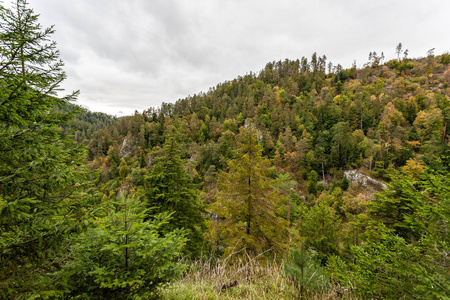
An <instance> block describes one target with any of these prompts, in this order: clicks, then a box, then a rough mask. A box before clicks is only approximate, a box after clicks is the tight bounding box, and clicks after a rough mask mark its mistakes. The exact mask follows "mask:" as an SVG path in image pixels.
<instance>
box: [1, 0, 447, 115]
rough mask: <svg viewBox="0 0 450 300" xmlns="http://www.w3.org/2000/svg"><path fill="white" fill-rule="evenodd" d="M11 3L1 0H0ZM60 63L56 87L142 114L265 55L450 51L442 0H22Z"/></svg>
mask: <svg viewBox="0 0 450 300" xmlns="http://www.w3.org/2000/svg"><path fill="white" fill-rule="evenodd" d="M4 2H9V0H7V1H4ZM29 2H30V6H31V7H32V8H33V9H34V11H35V13H37V14H40V22H41V23H42V25H43V26H45V27H48V26H50V25H55V29H56V33H55V35H54V36H53V37H54V40H56V41H57V43H58V49H59V50H60V52H61V58H62V59H63V61H64V62H65V64H66V67H65V70H66V72H67V75H68V79H67V80H66V81H65V82H64V84H63V88H65V89H66V91H68V92H70V91H72V90H78V89H79V90H80V91H81V95H80V96H79V98H78V103H79V104H81V105H83V106H85V107H88V108H89V109H91V110H93V111H103V112H106V113H109V114H114V115H119V116H120V115H127V114H132V113H133V112H134V111H135V110H138V111H139V112H142V111H143V110H144V109H147V108H149V107H156V106H160V105H161V103H162V102H175V101H176V100H178V99H180V98H184V97H187V96H188V95H193V94H198V93H199V92H201V91H203V92H207V91H208V89H209V88H210V87H214V86H216V85H217V84H218V83H221V82H224V81H226V80H232V79H234V78H236V77H237V76H239V75H245V74H246V73H248V72H250V71H252V72H256V73H257V72H259V71H260V70H261V69H263V68H264V66H265V65H266V63H268V62H270V61H274V60H275V61H278V60H284V59H286V58H288V59H293V60H294V59H298V58H301V57H302V56H305V57H307V58H310V57H311V54H312V53H313V52H317V54H319V55H323V54H325V55H326V56H327V58H328V61H330V60H331V62H333V64H335V65H336V64H338V63H340V64H341V65H343V66H344V67H350V66H351V64H352V62H353V61H354V60H356V63H357V65H358V66H362V65H363V64H364V63H366V62H367V60H368V54H369V52H371V51H376V52H377V53H378V54H380V53H381V52H384V54H385V56H386V58H387V59H390V58H394V57H396V54H395V47H396V46H397V44H398V43H399V42H401V43H402V44H403V46H404V48H407V49H409V53H410V57H423V56H426V52H427V51H428V50H429V49H431V48H435V54H442V53H443V52H446V51H450V17H449V13H450V1H447V0H427V1H423V0H408V1H406V0H404V1H392V0H370V1H368V0H367V1H366V0H309V1H304V0H277V1H269V0H220V1H219V0H190V1H187V0H29Z"/></svg>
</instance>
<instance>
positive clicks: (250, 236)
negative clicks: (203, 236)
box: [214, 127, 288, 257]
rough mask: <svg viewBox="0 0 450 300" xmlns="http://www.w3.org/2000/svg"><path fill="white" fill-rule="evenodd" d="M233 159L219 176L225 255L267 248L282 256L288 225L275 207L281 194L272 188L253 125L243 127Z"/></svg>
mask: <svg viewBox="0 0 450 300" xmlns="http://www.w3.org/2000/svg"><path fill="white" fill-rule="evenodd" d="M238 138H239V142H238V149H237V150H236V152H235V159H232V160H229V161H228V171H227V172H222V173H220V175H219V188H220V192H219V198H218V201H217V203H215V208H214V210H215V213H217V214H218V215H219V216H220V217H221V218H222V220H223V221H221V223H220V224H219V227H220V232H221V235H222V238H223V239H224V243H225V248H226V249H225V254H230V253H232V252H233V251H240V250H242V251H241V253H244V252H245V253H247V254H248V255H250V256H251V257H254V256H256V255H258V254H260V253H263V252H265V251H268V254H271V255H277V257H281V256H282V255H280V254H284V253H285V251H286V250H287V249H286V248H287V240H288V239H287V236H288V224H287V221H286V220H284V219H283V218H282V217H280V216H278V215H277V213H276V211H275V209H276V207H277V206H278V204H279V201H280V196H279V194H278V192H277V189H275V186H276V185H277V180H276V179H274V176H272V175H273V168H272V167H271V164H270V161H269V160H268V159H266V158H264V157H263V156H262V147H261V145H259V143H258V133H257V130H256V129H255V128H252V127H247V128H246V127H242V128H241V132H240V134H239V136H238Z"/></svg>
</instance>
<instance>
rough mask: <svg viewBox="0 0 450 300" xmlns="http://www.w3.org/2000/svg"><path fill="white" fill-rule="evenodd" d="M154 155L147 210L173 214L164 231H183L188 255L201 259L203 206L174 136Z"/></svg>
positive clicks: (148, 179)
mask: <svg viewBox="0 0 450 300" xmlns="http://www.w3.org/2000/svg"><path fill="white" fill-rule="evenodd" d="M153 155H154V157H153V160H152V162H151V170H150V172H149V173H148V174H147V175H146V176H145V185H146V198H147V206H148V207H150V208H153V210H152V211H153V212H154V213H162V212H168V213H171V214H172V215H171V221H170V223H168V224H167V225H166V226H164V231H168V232H170V231H173V230H174V229H176V228H184V229H185V230H186V237H187V238H188V242H187V244H186V253H190V254H193V255H194V256H196V255H199V254H200V252H201V250H202V246H203V232H204V230H205V226H206V225H205V221H204V218H203V216H202V212H203V206H202V204H201V202H200V200H199V195H198V192H197V189H196V187H195V185H194V184H193V183H192V179H191V178H190V177H189V176H188V174H187V172H186V170H185V169H184V163H183V160H182V159H181V151H180V145H179V143H178V142H177V141H176V139H175V137H174V136H169V137H167V139H166V142H165V144H164V146H163V148H162V149H160V150H156V151H155V152H154V154H153ZM150 217H151V216H150Z"/></svg>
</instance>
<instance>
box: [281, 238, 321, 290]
mask: <svg viewBox="0 0 450 300" xmlns="http://www.w3.org/2000/svg"><path fill="white" fill-rule="evenodd" d="M316 256H317V254H316V252H315V251H314V250H310V251H307V250H306V249H305V246H304V245H303V244H302V245H300V248H299V249H291V251H290V254H289V257H288V260H287V262H286V263H285V264H284V272H285V273H286V276H287V277H289V278H290V279H291V280H292V282H293V283H294V285H295V287H296V288H297V290H298V291H299V292H300V295H301V296H303V295H304V293H305V290H306V289H308V290H320V289H323V288H325V287H326V286H327V284H328V283H329V279H328V278H327V276H326V275H325V274H324V269H323V268H322V267H321V265H320V262H319V260H317V258H316Z"/></svg>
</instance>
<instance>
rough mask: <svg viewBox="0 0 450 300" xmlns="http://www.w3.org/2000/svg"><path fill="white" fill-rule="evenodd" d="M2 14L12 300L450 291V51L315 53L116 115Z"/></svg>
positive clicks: (21, 10) (30, 16) (4, 233)
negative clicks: (84, 101) (355, 59)
mask: <svg viewBox="0 0 450 300" xmlns="http://www.w3.org/2000/svg"><path fill="white" fill-rule="evenodd" d="M0 7H1V12H0V17H1V25H2V26H1V34H0V40H1V56H2V58H1V65H0V85H1V88H0V103H1V105H0V233H1V235H0V253H1V258H0V262H1V267H0V298H5V299H27V298H39V297H41V298H55V297H60V298H68V299H69V298H76V299H107V298H109V299H134V298H136V297H140V298H143V299H148V298H167V299H223V298H224V299H227V298H228V299H238V298H253V299H254V298H268V299H269V298H271V299H275V298H279V299H291V298H295V297H299V296H301V297H310V298H313V297H315V298H318V299H322V298H323V299H331V298H336V297H343V298H344V299H417V298H420V299H445V298H447V297H450V290H449V286H450V273H449V269H450V268H449V263H450V261H449V259H448V253H449V251H450V245H449V243H450V236H449V230H448V226H449V221H450V202H449V201H450V182H449V179H450V177H449V172H450V134H449V129H448V126H449V121H450V99H449V97H450V87H449V82H450V65H449V64H450V54H449V53H443V54H440V55H434V54H433V53H432V51H429V53H427V56H426V57H423V58H416V59H412V58H408V57H407V53H408V51H407V50H406V51H403V49H402V45H401V44H399V45H398V46H397V47H396V51H397V54H398V57H396V58H393V59H390V60H388V59H385V57H384V55H383V54H382V55H380V56H379V55H377V53H375V52H372V53H370V54H369V58H368V62H367V63H366V64H365V65H364V66H363V67H362V68H357V67H356V65H354V66H353V67H352V68H349V69H345V68H343V67H342V66H341V65H339V64H337V65H334V64H333V63H332V62H328V61H327V58H326V56H325V55H322V56H320V55H318V54H316V53H314V54H313V55H312V57H311V58H306V57H302V58H301V59H298V60H284V61H278V62H270V63H268V64H267V65H266V66H265V67H264V69H262V70H261V71H259V72H257V73H253V72H250V73H248V74H246V75H244V76H242V77H238V78H236V79H233V80H230V81H227V82H223V83H219V84H218V85H217V86H215V87H211V88H210V90H209V91H207V92H201V93H199V94H197V95H193V96H188V97H187V98H184V99H179V100H178V101H176V102H174V103H164V104H163V105H162V106H161V107H159V108H149V109H148V110H145V111H144V112H143V113H142V114H141V113H139V112H137V111H136V113H135V114H134V115H133V116H128V117H120V118H113V117H111V116H108V115H105V114H101V113H91V112H89V111H87V110H86V109H82V108H79V107H77V106H75V105H73V104H72V103H71V102H70V101H72V100H73V99H74V98H75V97H76V96H77V93H74V94H72V95H69V96H66V97H63V98H58V97H57V93H56V89H57V87H58V85H59V84H60V82H61V81H62V80H63V79H64V78H65V73H64V72H63V70H62V69H61V67H62V63H61V62H59V61H58V59H57V57H58V53H57V51H56V45H55V44H54V43H51V42H49V41H51V34H52V33H53V29H52V28H50V29H42V28H41V27H40V25H38V21H37V18H38V17H37V15H35V14H34V13H33V11H32V10H30V9H29V8H28V7H27V3H26V2H25V1H23V0H18V1H17V6H16V7H15V8H13V9H6V8H4V7H2V6H0ZM393 48H395V45H393ZM169 282H171V284H170V285H167V283H169Z"/></svg>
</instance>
